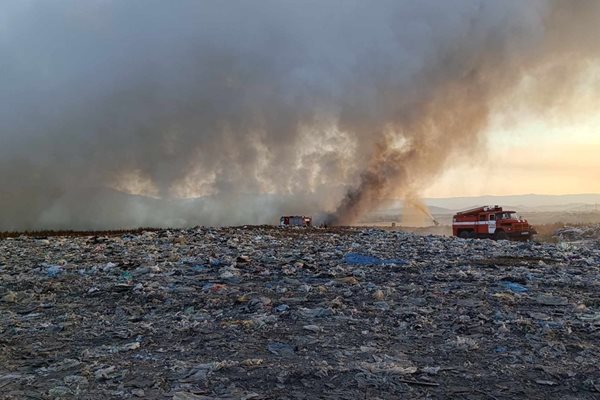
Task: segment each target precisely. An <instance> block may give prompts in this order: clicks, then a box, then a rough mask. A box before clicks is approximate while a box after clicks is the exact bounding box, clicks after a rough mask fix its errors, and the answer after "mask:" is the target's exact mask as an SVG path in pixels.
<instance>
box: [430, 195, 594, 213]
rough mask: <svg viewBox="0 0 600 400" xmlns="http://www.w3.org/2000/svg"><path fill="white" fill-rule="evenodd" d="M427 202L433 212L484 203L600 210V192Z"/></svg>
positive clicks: (522, 208)
mask: <svg viewBox="0 0 600 400" xmlns="http://www.w3.org/2000/svg"><path fill="white" fill-rule="evenodd" d="M424 201H425V204H427V206H429V207H430V208H431V210H432V212H433V213H436V211H433V210H434V209H435V208H434V207H440V208H443V209H447V210H451V211H455V210H463V209H467V208H472V207H479V206H482V205H496V204H497V205H500V206H503V207H507V208H514V209H516V210H518V211H523V212H525V211H529V212H535V211H594V210H596V209H598V210H600V194H597V193H586V194H566V195H543V194H523V195H512V196H474V197H449V198H428V199H425V200H424Z"/></svg>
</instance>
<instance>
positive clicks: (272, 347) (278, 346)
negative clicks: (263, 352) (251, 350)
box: [267, 342, 294, 356]
mask: <svg viewBox="0 0 600 400" xmlns="http://www.w3.org/2000/svg"><path fill="white" fill-rule="evenodd" d="M267 350H269V351H270V352H271V353H273V354H275V355H276V356H292V355H294V348H293V347H292V346H290V345H289V344H287V343H278V342H275V343H269V345H268V346H267Z"/></svg>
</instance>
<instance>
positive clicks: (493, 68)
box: [326, 0, 600, 225]
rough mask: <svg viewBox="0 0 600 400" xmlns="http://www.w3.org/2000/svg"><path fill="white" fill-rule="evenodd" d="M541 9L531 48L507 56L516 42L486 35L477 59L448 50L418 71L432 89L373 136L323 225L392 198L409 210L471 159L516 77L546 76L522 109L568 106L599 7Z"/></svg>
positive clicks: (591, 56)
mask: <svg viewBox="0 0 600 400" xmlns="http://www.w3.org/2000/svg"><path fill="white" fill-rule="evenodd" d="M546 5H547V6H548V9H545V11H546V12H545V13H544V14H543V15H542V17H543V18H542V21H543V25H542V26H543V32H542V35H541V37H540V41H539V43H537V44H536V45H535V47H533V48H527V49H517V50H516V51H515V49H514V48H512V47H511V45H512V43H511V42H510V41H512V40H518V39H517V37H515V36H512V35H510V34H509V35H508V36H506V37H502V36H501V35H500V36H498V35H495V34H490V36H489V37H485V38H483V39H482V43H480V45H481V48H480V49H479V50H480V51H479V52H478V53H474V54H470V53H469V52H466V53H464V52H463V50H464V49H461V47H460V46H458V47H456V48H449V49H447V51H448V52H447V53H446V54H445V55H444V56H442V59H443V60H444V61H443V62H442V63H440V64H439V65H435V66H434V68H433V69H427V68H426V69H425V70H424V72H423V77H422V78H421V79H422V80H423V81H424V82H431V81H436V80H437V81H439V82H438V83H437V84H436V85H435V86H434V87H433V90H431V92H430V93H427V92H425V93H422V94H421V95H422V96H423V98H422V100H421V101H419V102H417V103H413V104H411V107H410V111H409V112H408V113H407V112H406V110H405V109H400V110H398V112H397V114H396V115H392V116H391V117H390V118H389V119H388V120H387V121H388V122H387V126H385V131H383V130H382V131H380V132H378V134H376V135H374V136H375V137H378V142H377V148H376V151H374V152H373V154H372V156H371V158H370V160H369V164H368V167H367V169H366V170H365V171H364V172H363V173H362V174H361V176H360V181H359V184H358V186H357V187H355V188H352V189H351V190H349V191H348V193H347V194H346V196H345V197H344V198H343V200H342V202H341V204H340V205H339V207H338V208H337V209H336V211H335V212H333V213H332V214H330V215H329V216H328V217H327V218H326V223H327V224H334V225H336V224H338V225H339V224H352V223H354V222H356V221H357V219H358V218H359V217H360V216H361V215H362V214H364V213H365V212H367V211H369V210H372V209H374V208H376V207H377V206H378V205H380V204H381V202H382V201H384V200H386V199H389V198H392V197H395V196H400V197H404V198H405V199H406V202H407V203H411V202H413V201H414V199H413V197H414V196H415V193H418V192H419V190H420V189H421V188H422V187H423V186H424V185H426V184H427V183H428V182H431V180H432V179H434V178H435V176H436V175H438V174H440V173H441V172H442V171H443V169H444V167H445V166H446V165H449V164H452V163H458V162H461V161H462V160H465V159H469V158H472V159H477V158H478V155H477V152H478V150H480V145H481V144H482V142H483V141H484V140H485V138H484V137H482V133H483V132H484V130H485V128H486V126H487V124H488V122H489V119H490V117H491V112H492V111H494V110H495V109H496V108H497V107H498V105H499V104H501V103H502V102H503V101H506V100H505V99H506V98H508V97H510V95H511V94H512V93H513V92H514V90H515V88H516V87H517V86H518V85H519V84H520V83H521V82H522V80H523V78H524V77H526V76H528V75H530V74H536V72H538V71H546V75H540V76H539V77H537V78H538V79H537V81H536V82H535V85H534V86H533V87H532V88H531V89H530V90H529V92H528V93H527V94H528V95H529V96H531V97H530V98H528V99H526V100H528V103H527V104H525V105H524V106H525V107H531V108H532V109H535V110H536V111H537V112H538V113H541V112H548V113H549V112H551V111H553V110H554V109H555V108H556V107H558V106H560V105H562V104H563V103H564V102H565V101H567V102H568V100H569V99H572V98H573V97H574V92H575V86H576V85H575V84H576V80H577V78H578V77H579V76H580V74H581V73H582V71H585V67H587V66H589V63H590V62H598V55H599V54H598V50H599V47H598V43H597V42H596V41H594V40H591V38H593V37H597V34H598V29H597V24H598V23H599V22H600V19H598V18H599V17H600V3H599V2H595V1H581V2H567V1H560V0H558V1H551V2H547V4H546ZM474 24H476V22H474ZM459 71H460V74H461V75H458V76H457V74H455V73H456V72H459ZM548 71H549V73H548ZM552 73H554V74H557V73H559V74H560V75H559V76H553V74H552ZM411 95H412V94H409V96H411ZM513 100H514V99H513ZM396 101H397V102H398V103H399V104H404V103H406V102H408V101H410V99H406V98H405V97H404V96H403V94H402V93H400V94H399V97H398V99H397V100H396ZM505 105H506V104H505ZM390 132H391V135H390ZM390 137H391V138H392V139H394V140H398V137H399V138H401V139H402V141H403V143H404V145H403V146H402V147H401V148H398V149H397V148H393V146H391V145H390ZM501 167H502V166H501V165H498V168H501Z"/></svg>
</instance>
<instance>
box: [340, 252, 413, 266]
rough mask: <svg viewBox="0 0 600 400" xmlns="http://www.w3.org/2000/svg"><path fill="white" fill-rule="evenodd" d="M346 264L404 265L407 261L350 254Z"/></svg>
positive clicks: (347, 255)
mask: <svg viewBox="0 0 600 400" xmlns="http://www.w3.org/2000/svg"><path fill="white" fill-rule="evenodd" d="M344 262H345V263H346V264H350V265H404V264H406V261H405V260H400V259H381V258H377V257H373V256H367V255H364V254H358V253H348V254H346V255H345V256H344Z"/></svg>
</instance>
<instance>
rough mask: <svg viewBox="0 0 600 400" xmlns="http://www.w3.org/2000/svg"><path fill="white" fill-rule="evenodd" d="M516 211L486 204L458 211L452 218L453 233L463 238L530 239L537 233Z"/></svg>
mask: <svg viewBox="0 0 600 400" xmlns="http://www.w3.org/2000/svg"><path fill="white" fill-rule="evenodd" d="M536 233H537V232H536V231H535V229H534V228H533V227H532V226H531V225H529V223H528V222H527V220H526V219H522V218H520V217H518V216H517V214H516V211H508V210H503V209H502V207H498V206H484V207H478V208H474V209H471V210H466V211H462V212H459V213H457V214H456V215H455V216H454V218H453V219H452V234H453V235H454V236H458V237H460V238H463V239H475V238H488V239H494V240H529V239H531V237H532V235H534V234H536Z"/></svg>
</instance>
